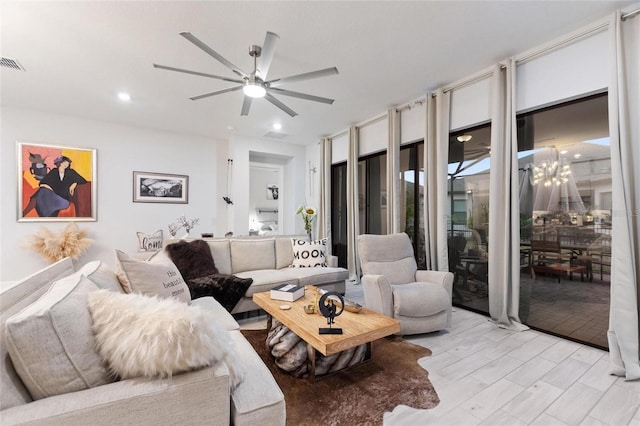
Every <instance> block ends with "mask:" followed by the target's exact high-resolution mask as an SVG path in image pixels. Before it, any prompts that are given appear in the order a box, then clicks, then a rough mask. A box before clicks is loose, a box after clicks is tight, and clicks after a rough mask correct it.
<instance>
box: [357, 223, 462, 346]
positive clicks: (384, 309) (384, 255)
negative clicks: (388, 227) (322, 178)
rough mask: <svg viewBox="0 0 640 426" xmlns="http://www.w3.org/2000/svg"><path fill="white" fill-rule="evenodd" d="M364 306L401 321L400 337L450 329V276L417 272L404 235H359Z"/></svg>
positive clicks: (411, 249) (407, 238)
mask: <svg viewBox="0 0 640 426" xmlns="http://www.w3.org/2000/svg"><path fill="white" fill-rule="evenodd" d="M358 253H359V257H360V265H361V266H362V273H363V276H362V286H363V291H364V301H365V305H366V307H367V308H369V309H373V310H374V311H376V312H379V313H381V314H384V315H387V316H390V317H393V318H395V319H397V320H398V321H399V322H400V333H398V334H400V335H404V334H420V333H429V332H432V331H438V330H443V329H446V328H448V327H450V326H451V298H452V286H453V274H452V273H451V272H443V271H425V270H418V268H417V264H416V260H415V257H414V254H413V247H412V245H411V240H409V237H408V236H407V234H405V233H399V234H391V235H371V234H364V235H360V236H358Z"/></svg>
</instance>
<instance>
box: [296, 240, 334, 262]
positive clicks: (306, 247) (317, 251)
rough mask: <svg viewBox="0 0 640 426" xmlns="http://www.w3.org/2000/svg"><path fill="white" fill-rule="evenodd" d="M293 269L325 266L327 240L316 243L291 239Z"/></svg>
mask: <svg viewBox="0 0 640 426" xmlns="http://www.w3.org/2000/svg"><path fill="white" fill-rule="evenodd" d="M291 246H292V252H293V263H291V266H292V267H293V268H312V267H324V266H327V256H326V253H327V239H326V238H323V239H321V240H316V241H308V240H302V239H298V238H292V239H291Z"/></svg>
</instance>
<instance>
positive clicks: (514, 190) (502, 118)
mask: <svg viewBox="0 0 640 426" xmlns="http://www.w3.org/2000/svg"><path fill="white" fill-rule="evenodd" d="M515 100H516V99H515V61H514V60H513V59H510V60H509V61H508V62H507V63H506V68H504V69H502V66H501V65H500V64H498V65H496V67H495V69H494V72H493V81H492V93H491V173H490V175H489V206H491V207H490V209H489V315H490V316H491V320H492V321H493V322H494V323H496V324H497V325H498V326H500V327H504V328H509V329H513V330H526V329H527V327H526V326H525V325H523V324H521V323H520V318H519V317H518V310H519V304H520V203H519V196H520V194H519V189H520V188H519V187H520V182H519V176H518V156H517V154H518V140H517V127H516V117H515V108H516V102H515Z"/></svg>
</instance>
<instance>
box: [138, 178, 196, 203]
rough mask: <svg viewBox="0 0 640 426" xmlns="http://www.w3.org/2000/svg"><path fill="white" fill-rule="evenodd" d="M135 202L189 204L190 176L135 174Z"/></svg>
mask: <svg viewBox="0 0 640 426" xmlns="http://www.w3.org/2000/svg"><path fill="white" fill-rule="evenodd" d="M133 202H134V203H173V204H187V203H188V202H189V176H187V175H172V174H166V173H150V172H133Z"/></svg>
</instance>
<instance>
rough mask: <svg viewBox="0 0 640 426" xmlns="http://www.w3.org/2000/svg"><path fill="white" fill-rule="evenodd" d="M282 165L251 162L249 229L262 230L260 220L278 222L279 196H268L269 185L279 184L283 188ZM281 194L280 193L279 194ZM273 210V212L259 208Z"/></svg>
mask: <svg viewBox="0 0 640 426" xmlns="http://www.w3.org/2000/svg"><path fill="white" fill-rule="evenodd" d="M282 169H283V167H282V166H279V165H271V164H265V163H255V162H252V163H251V168H250V171H249V174H250V184H249V192H250V194H249V227H250V228H249V229H253V230H260V223H259V222H274V223H276V224H278V223H279V222H280V221H279V220H278V214H279V210H280V201H281V200H282V199H281V198H280V197H279V196H278V199H277V200H274V199H273V198H269V197H268V196H267V185H277V186H278V188H279V189H281V188H282V178H281V176H280V175H281V174H282ZM278 195H279V194H278ZM259 209H262V210H273V211H274V212H273V213H266V212H262V213H259V212H258V210H259Z"/></svg>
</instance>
